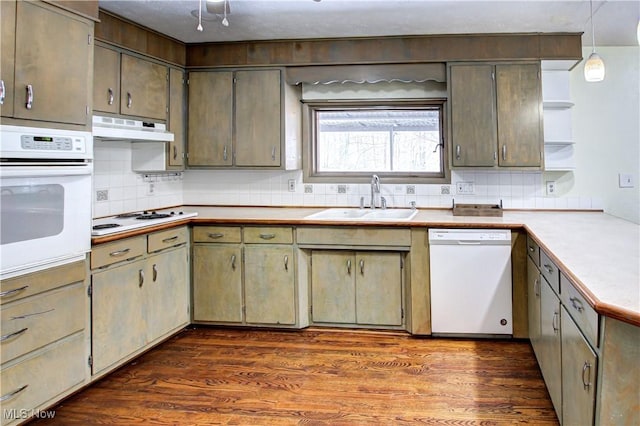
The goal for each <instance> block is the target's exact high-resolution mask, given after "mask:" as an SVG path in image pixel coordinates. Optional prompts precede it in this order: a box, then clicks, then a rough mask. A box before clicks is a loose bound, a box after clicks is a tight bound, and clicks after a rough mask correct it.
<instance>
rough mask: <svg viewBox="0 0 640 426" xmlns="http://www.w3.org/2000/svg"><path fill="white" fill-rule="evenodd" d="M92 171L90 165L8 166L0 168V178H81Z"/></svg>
mask: <svg viewBox="0 0 640 426" xmlns="http://www.w3.org/2000/svg"><path fill="white" fill-rule="evenodd" d="M92 170H93V165H92V164H91V163H82V164H78V165H74V166H71V165H64V166H51V165H47V166H44V165H42V164H40V165H39V166H8V165H3V166H1V167H0V177H1V178H2V179H5V178H20V177H50V176H82V175H90V174H91V172H92Z"/></svg>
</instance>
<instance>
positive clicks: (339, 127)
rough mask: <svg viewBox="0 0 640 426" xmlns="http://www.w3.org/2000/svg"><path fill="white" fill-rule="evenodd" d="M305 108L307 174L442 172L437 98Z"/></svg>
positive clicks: (440, 174)
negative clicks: (419, 102) (403, 103)
mask: <svg viewBox="0 0 640 426" xmlns="http://www.w3.org/2000/svg"><path fill="white" fill-rule="evenodd" d="M310 110H311V113H310V119H311V121H312V123H311V128H312V129H314V130H313V131H311V132H310V139H311V140H310V141H309V150H310V151H311V158H312V161H311V162H309V164H308V167H309V168H310V169H311V170H309V172H310V173H309V176H313V177H323V176H326V177H329V176H332V177H338V176H344V177H347V178H348V177H349V176H351V177H354V176H370V175H371V174H372V173H377V174H381V175H384V176H392V177H393V176H396V177H401V176H404V177H423V178H443V177H444V158H443V152H444V150H443V149H442V147H443V145H444V138H443V132H442V123H443V120H442V110H443V105H442V103H439V104H428V105H417V106H416V105H412V106H401V105H381V106H376V105H373V106H372V105H366V106H358V105H344V106H336V105H331V106H328V105H317V106H310Z"/></svg>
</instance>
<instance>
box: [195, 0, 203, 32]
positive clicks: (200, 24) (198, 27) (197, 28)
mask: <svg viewBox="0 0 640 426" xmlns="http://www.w3.org/2000/svg"><path fill="white" fill-rule="evenodd" d="M196 30H198V31H200V32H202V30H204V28H202V0H200V7H199V8H198V26H197V27H196Z"/></svg>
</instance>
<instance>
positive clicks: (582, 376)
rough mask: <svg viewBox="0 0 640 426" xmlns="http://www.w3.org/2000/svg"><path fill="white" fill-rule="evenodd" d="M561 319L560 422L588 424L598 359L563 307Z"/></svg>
mask: <svg viewBox="0 0 640 426" xmlns="http://www.w3.org/2000/svg"><path fill="white" fill-rule="evenodd" d="M561 316H562V421H563V424H565V425H591V424H593V419H594V409H595V401H596V371H597V368H598V357H597V355H596V354H595V352H594V351H593V350H592V349H591V347H590V346H589V344H588V343H587V341H586V340H585V338H584V336H583V335H582V333H581V332H580V329H578V326H577V325H576V323H575V322H574V321H573V319H572V318H571V316H570V315H569V313H568V312H567V310H566V309H565V308H564V307H563V308H562V314H561Z"/></svg>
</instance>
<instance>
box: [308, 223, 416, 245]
mask: <svg viewBox="0 0 640 426" xmlns="http://www.w3.org/2000/svg"><path fill="white" fill-rule="evenodd" d="M297 235H298V244H308V245H346V246H361V245H367V246H396V247H397V246H407V247H408V246H411V231H410V230H409V229H380V228H347V227H345V228H322V227H301V228H298V230H297Z"/></svg>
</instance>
